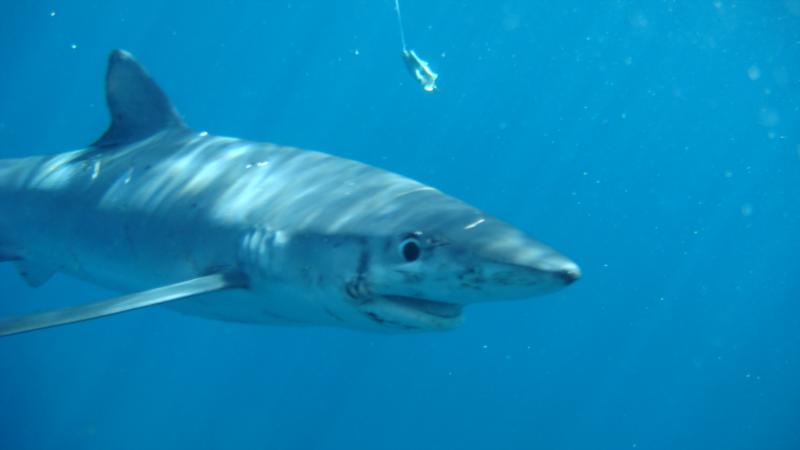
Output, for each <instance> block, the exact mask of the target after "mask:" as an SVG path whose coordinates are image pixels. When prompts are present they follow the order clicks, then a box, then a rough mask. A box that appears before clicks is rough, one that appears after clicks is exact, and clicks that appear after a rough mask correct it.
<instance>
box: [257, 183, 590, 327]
mask: <svg viewBox="0 0 800 450" xmlns="http://www.w3.org/2000/svg"><path fill="white" fill-rule="evenodd" d="M383 176H385V177H388V178H389V179H390V180H391V181H392V186H393V187H397V186H400V187H399V188H398V189H394V188H393V189H388V190H387V191H381V190H380V189H378V190H372V191H370V195H367V194H365V193H358V192H356V193H352V194H353V196H355V197H358V198H362V199H364V200H360V201H356V202H355V203H356V204H357V203H359V202H360V203H362V205H361V206H353V203H348V204H347V206H342V205H339V207H338V208H337V209H335V210H330V211H325V210H324V208H318V210H316V211H314V214H315V215H316V216H319V217H322V216H324V217H327V218H328V219H327V220H325V221H324V223H326V224H328V225H327V226H326V227H324V228H323V229H319V228H318V229H316V230H315V231H313V232H311V231H309V232H306V233H298V234H294V235H288V234H285V235H284V234H280V233H279V236H278V237H277V238H275V237H273V238H271V244H270V245H269V246H268V247H271V248H272V250H270V251H269V252H268V253H271V254H272V258H271V264H273V265H274V273H277V272H278V271H280V272H281V273H283V274H284V276H285V274H286V273H287V270H286V269H287V268H288V267H293V268H294V269H293V270H291V272H294V273H295V274H297V276H295V277H294V280H295V281H294V282H295V284H297V285H302V286H303V289H304V290H305V291H308V289H309V288H310V287H311V286H317V287H319V288H320V289H322V290H325V295H323V296H321V297H324V298H325V300H324V303H325V305H324V306H325V310H326V311H328V312H329V313H330V314H331V315H332V316H335V317H336V318H337V319H338V320H340V321H342V322H343V325H344V326H348V327H356V328H367V329H370V330H373V331H376V330H377V331H389V332H392V331H413V330H449V329H452V328H455V327H456V326H458V325H459V324H461V322H462V318H463V311H464V308H465V307H466V306H468V305H470V304H473V303H478V302H494V301H502V300H516V299H527V298H531V297H535V296H538V295H542V294H546V293H548V292H552V291H555V290H558V289H560V288H562V287H565V286H567V285H569V284H571V283H573V282H575V281H576V280H578V278H580V274H581V273H580V269H579V268H578V266H577V265H576V264H575V263H574V262H572V261H571V260H570V259H568V258H567V257H565V256H563V255H561V254H559V253H558V252H556V251H555V250H553V249H552V248H550V247H548V246H546V245H544V244H542V243H540V242H538V241H536V240H534V239H532V238H530V237H528V236H526V235H525V234H524V233H523V232H522V231H520V230H518V229H516V228H515V227H513V226H511V225H509V224H507V223H504V222H502V221H500V220H498V219H496V218H493V217H491V216H489V215H487V214H485V213H483V212H481V211H480V210H478V209H476V208H474V207H472V206H469V205H467V204H465V203H463V202H461V201H459V200H457V199H455V198H453V197H450V196H447V195H445V194H443V193H441V192H439V191H437V190H435V189H433V188H430V187H427V186H424V185H419V184H412V183H415V182H413V181H411V180H408V179H405V180H398V178H399V177H398V176H397V175H394V174H388V173H386V174H384V175H383ZM371 185H372V186H374V184H373V183H371V182H370V181H369V180H365V181H364V182H363V183H361V184H356V185H355V186H371ZM334 195H335V194H334ZM356 324H358V325H357V326H355V325H356Z"/></svg>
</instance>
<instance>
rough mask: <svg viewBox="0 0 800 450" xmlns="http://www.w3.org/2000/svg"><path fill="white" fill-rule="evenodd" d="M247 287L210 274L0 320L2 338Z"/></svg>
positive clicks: (230, 278)
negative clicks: (114, 296)
mask: <svg viewBox="0 0 800 450" xmlns="http://www.w3.org/2000/svg"><path fill="white" fill-rule="evenodd" d="M244 287H246V283H245V281H244V280H243V279H242V277H239V276H231V275H224V274H214V275H207V276H203V277H199V278H195V279H193V280H189V281H184V282H181V283H176V284H172V285H169V286H164V287H160V288H156V289H151V290H149V291H144V292H138V293H136V294H130V295H124V296H122V297H118V298H115V299H112V300H106V301H102V302H97V303H90V304H87V305H79V306H71V307H67V308H62V309H55V310H52V311H46V312H42V313H37V314H31V315H28V316H22V317H14V318H11V319H4V320H0V336H8V335H11V334H17V333H24V332H26V331H34V330H39V329H42V328H48V327H54V326H57V325H65V324H68V323H73V322H80V321H83V320H90V319H96V318H98V317H104V316H110V315H112V314H118V313H121V312H125V311H130V310H132V309H138V308H145V307H148V306H153V305H158V304H161V303H166V302H171V301H175V300H182V299H185V298H189V297H194V296H196V295H200V294H207V293H210V292H216V291H222V290H226V289H240V288H244Z"/></svg>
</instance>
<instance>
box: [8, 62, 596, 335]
mask: <svg viewBox="0 0 800 450" xmlns="http://www.w3.org/2000/svg"><path fill="white" fill-rule="evenodd" d="M106 101H107V104H108V109H109V111H110V115H111V123H110V125H109V127H108V129H107V131H106V132H105V133H104V134H103V135H102V136H101V137H100V138H99V139H98V140H96V141H95V142H94V143H92V144H91V145H89V146H88V147H86V148H83V149H79V150H75V151H70V152H66V153H60V154H55V155H46V156H32V157H24V158H18V159H5V160H0V262H8V263H12V264H14V265H15V266H16V269H17V271H18V272H19V274H20V275H21V276H22V277H23V279H24V280H25V281H26V282H27V283H28V284H29V285H30V286H32V287H36V286H40V285H42V284H43V283H45V282H46V281H47V280H48V279H50V278H51V277H52V276H53V275H54V274H56V273H62V274H65V275H68V276H72V277H76V278H78V279H81V280H84V281H86V282H89V283H93V284H95V285H98V286H101V287H103V288H106V289H108V290H110V291H113V292H116V293H118V296H117V297H112V298H110V299H107V300H101V301H96V302H87V303H83V304H78V305H74V306H68V307H64V308H59V309H52V310H45V311H42V312H31V313H29V314H27V315H23V316H16V317H8V318H3V319H0V336H6V335H12V334H17V333H23V332H29V331H34V330H40V329H44V328H48V327H53V326H57V325H65V324H68V323H74V322H80V321H84V320H90V319H96V318H100V317H105V316H109V315H112V314H118V313H123V312H126V311H132V310H136V309H140V308H145V307H150V306H155V305H165V306H167V307H169V308H172V309H174V310H177V311H180V312H183V313H185V314H189V315H194V316H200V317H205V318H209V319H214V320H222V321H227V322H235V323H247V324H258V325H318V326H334V327H343V328H350V329H356V330H363V331H375V332H388V333H393V332H394V333H396V332H413V331H443V330H451V329H453V328H455V327H457V326H459V325H460V324H461V323H462V322H463V316H464V313H463V311H464V309H465V307H466V306H468V305H470V304H473V303H477V302H489V301H498V300H514V299H527V298H530V297H534V296H539V295H541V294H545V293H548V292H552V291H555V290H557V289H560V288H562V287H564V286H567V285H570V284H572V283H573V282H575V281H576V280H578V279H579V278H580V275H581V272H580V269H579V267H578V265H577V264H575V263H574V262H573V261H572V260H570V259H569V258H567V257H566V256H563V255H562V254H560V253H558V252H557V251H556V250H554V249H553V248H551V247H549V246H547V245H545V244H542V243H540V242H539V241H537V240H535V239H533V238H531V237H529V236H527V235H526V234H525V233H523V232H522V231H520V230H518V229H517V228H515V227H513V226H511V225H509V224H507V223H505V222H503V221H501V220H499V219H496V218H494V217H492V216H490V215H488V214H486V213H484V212H482V211H481V210H479V209H477V208H475V207H473V206H470V205H468V204H467V203H465V202H462V201H461V200H458V199H456V198H454V197H451V196H448V195H446V194H444V193H442V192H441V191H439V190H437V189H435V188H432V187H430V186H427V185H425V184H422V183H420V182H418V181H415V180H412V179H410V178H407V177H404V176H401V175H398V174H395V173H392V172H389V171H386V170H383V169H379V168H376V167H373V166H370V165H367V164H364V163H361V162H358V161H354V160H350V159H344V158H339V157H336V156H332V155H330V154H327V153H322V152H317V151H310V150H303V149H299V148H295V147H289V146H281V145H276V144H272V143H260V142H253V141H248V140H243V139H238V138H231V137H222V136H213V135H210V134H208V133H207V132H198V131H194V130H192V129H191V128H189V127H188V126H187V125H186V124H185V123H184V121H183V119H182V118H181V116H180V115H179V114H178V112H177V111H176V109H175V107H174V106H173V105H172V103H171V102H170V100H169V99H168V97H167V96H166V94H165V93H164V91H163V90H162V89H161V88H160V87H159V86H158V85H157V84H156V82H155V81H154V80H153V78H152V77H151V76H150V75H149V73H148V72H147V71H146V70H145V69H144V68H143V67H142V66H141V65H140V64H139V63H138V62H137V61H136V60H135V59H134V57H133V56H132V55H131V54H130V53H128V52H127V51H124V50H114V51H112V52H111V54H110V56H109V60H108V66H107V72H106Z"/></svg>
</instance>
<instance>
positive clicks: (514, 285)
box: [479, 233, 581, 300]
mask: <svg viewBox="0 0 800 450" xmlns="http://www.w3.org/2000/svg"><path fill="white" fill-rule="evenodd" d="M509 234H510V236H507V237H506V238H505V239H495V240H493V241H489V242H490V243H489V244H488V245H486V246H484V247H483V248H482V249H481V251H480V253H479V254H480V255H481V256H482V259H483V260H484V261H485V262H486V263H485V265H484V275H485V280H486V281H487V284H486V285H485V286H484V292H492V293H493V295H492V296H491V297H494V298H496V299H498V300H500V299H509V300H510V299H515V298H528V297H534V296H537V295H541V294H545V293H548V292H552V291H555V290H558V289H561V288H563V287H566V286H568V285H570V284H572V283H574V282H576V281H577V280H578V279H580V277H581V270H580V268H579V267H578V265H577V264H576V263H575V262H573V261H572V260H571V259H569V258H567V257H566V256H564V255H562V254H561V253H559V252H557V251H555V250H554V249H552V248H550V247H548V246H546V245H544V244H542V243H540V242H538V241H536V240H533V239H530V238H528V237H526V236H524V235H522V233H519V234H517V233H514V234H511V233H509Z"/></svg>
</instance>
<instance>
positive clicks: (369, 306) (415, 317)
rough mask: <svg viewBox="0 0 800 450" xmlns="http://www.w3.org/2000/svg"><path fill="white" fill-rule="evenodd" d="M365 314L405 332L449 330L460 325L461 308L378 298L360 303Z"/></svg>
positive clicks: (384, 296) (426, 302)
mask: <svg viewBox="0 0 800 450" xmlns="http://www.w3.org/2000/svg"><path fill="white" fill-rule="evenodd" d="M361 309H362V310H363V311H364V312H365V313H366V315H367V316H368V317H369V318H370V319H371V320H373V321H374V322H377V323H379V324H381V325H384V326H390V327H396V328H400V329H405V330H450V329H453V328H455V327H457V326H458V325H460V324H461V322H462V314H461V313H462V310H463V307H462V305H458V304H455V303H446V302H437V301H433V300H426V299H421V298H416V297H404V296H399V295H382V296H377V297H373V298H372V299H371V300H370V301H368V302H366V303H364V304H363V305H362V306H361Z"/></svg>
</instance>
